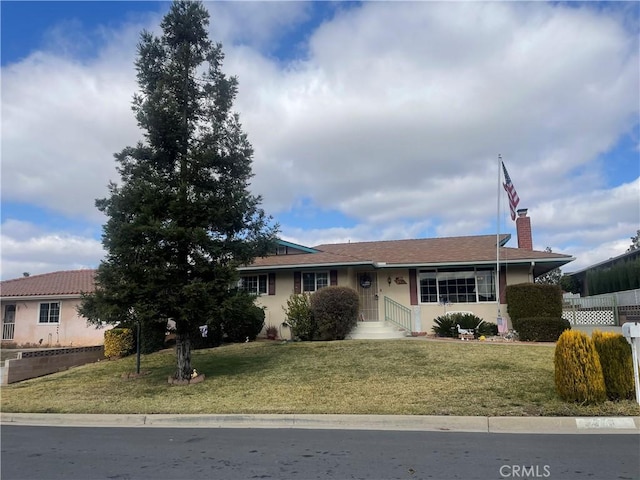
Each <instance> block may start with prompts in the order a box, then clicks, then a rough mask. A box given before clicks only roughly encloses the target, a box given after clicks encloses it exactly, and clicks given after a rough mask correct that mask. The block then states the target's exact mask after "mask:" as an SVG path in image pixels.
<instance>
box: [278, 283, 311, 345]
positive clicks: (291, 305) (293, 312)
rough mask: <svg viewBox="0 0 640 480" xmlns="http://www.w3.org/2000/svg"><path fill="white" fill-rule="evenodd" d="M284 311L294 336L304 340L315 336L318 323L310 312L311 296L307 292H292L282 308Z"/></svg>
mask: <svg viewBox="0 0 640 480" xmlns="http://www.w3.org/2000/svg"><path fill="white" fill-rule="evenodd" d="M283 308H284V307H283ZM284 312H285V315H286V316H287V323H288V324H289V326H290V327H291V334H292V336H293V337H294V338H297V339H299V340H306V341H310V340H313V339H314V338H315V336H316V333H317V331H318V325H317V324H316V322H315V320H314V318H313V314H312V313H311V296H310V295H309V294H307V293H299V294H295V293H294V294H292V295H291V296H290V297H289V299H288V300H287V307H286V308H284Z"/></svg>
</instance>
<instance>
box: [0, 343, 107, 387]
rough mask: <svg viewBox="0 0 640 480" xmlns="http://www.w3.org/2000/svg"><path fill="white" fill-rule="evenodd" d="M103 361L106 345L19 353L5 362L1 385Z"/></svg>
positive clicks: (0, 371)
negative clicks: (16, 356)
mask: <svg viewBox="0 0 640 480" xmlns="http://www.w3.org/2000/svg"><path fill="white" fill-rule="evenodd" d="M101 359H104V345H98V346H95V347H74V348H51V349H38V350H29V351H25V352H19V353H18V358H13V359H9V360H5V362H4V365H3V366H2V368H1V369H0V384H2V385H6V384H9V383H14V382H20V381H22V380H27V379H28V378H35V377H41V376H43V375H48V374H50V373H55V372H60V371H62V370H66V369H68V368H70V367H77V366H79V365H84V364H86V363H93V362H97V361H98V360H101Z"/></svg>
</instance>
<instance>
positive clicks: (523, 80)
mask: <svg viewBox="0 0 640 480" xmlns="http://www.w3.org/2000/svg"><path fill="white" fill-rule="evenodd" d="M168 5H169V3H168V2H124V1H123V2H116V1H114V2H82V1H72V2H55V1H46V2H7V1H2V2H1V3H0V8H1V21H2V25H1V27H2V28H1V31H2V33H1V34H2V39H1V40H2V42H1V49H2V50H1V54H2V56H1V65H2V99H1V101H2V152H1V153H2V170H1V174H2V212H1V217H2V232H1V235H2V238H1V241H2V244H1V247H2V252H1V254H2V272H1V275H2V278H3V279H7V278H14V277H16V276H20V275H21V274H22V272H25V271H28V272H30V273H32V274H35V273H45V272H49V271H55V270H63V269H72V268H83V267H96V266H97V265H98V263H99V262H100V259H101V258H102V256H103V254H104V252H103V250H102V247H101V244H100V235H101V225H102V223H103V222H104V218H103V217H102V216H101V214H100V213H99V212H98V211H97V210H96V209H95V207H94V200H95V199H96V198H99V197H101V196H104V195H105V194H106V185H107V183H108V182H109V181H110V180H117V179H118V177H117V174H116V172H115V162H114V161H113V153H115V152H117V151H120V150H121V149H122V148H123V147H124V146H126V145H131V144H133V143H135V142H137V141H138V140H139V139H140V138H141V133H140V132H139V131H138V129H137V126H136V124H135V120H134V119H133V116H132V113H131V110H130V101H131V97H132V95H133V93H134V92H135V91H136V84H135V71H134V69H133V61H134V59H135V45H136V42H137V40H138V36H139V33H140V31H141V30H142V29H148V30H151V31H154V32H156V33H158V32H159V23H160V21H161V18H162V16H163V14H164V13H165V12H166V10H167V8H168ZM206 6H207V8H208V9H209V11H210V13H211V29H210V32H211V38H212V39H214V40H217V41H221V42H222V43H223V46H224V51H225V54H226V59H225V65H224V70H225V71H226V72H227V73H228V74H232V75H237V77H238V79H239V82H240V91H239V95H238V98H237V101H236V104H235V108H236V110H237V111H238V112H239V113H240V115H241V120H242V122H243V126H244V129H245V131H246V132H247V134H248V135H249V139H250V141H251V142H252V144H253V146H254V149H255V157H254V173H255V177H254V179H253V184H252V189H253V190H254V192H255V193H257V194H260V195H262V196H263V198H264V203H263V206H264V208H265V210H266V211H267V213H269V214H271V215H273V217H274V219H275V220H276V221H277V222H278V223H279V224H280V226H281V234H282V237H283V238H284V239H286V240H290V241H294V242H296V243H302V244H305V245H317V244H320V243H327V242H340V241H352V242H353V241H365V240H378V239H400V238H417V237H432V236H458V235H475V234H487V233H495V231H496V228H497V223H498V222H499V228H500V231H501V232H506V233H512V234H513V235H514V239H513V240H512V241H511V243H510V245H511V246H515V245H516V241H515V228H514V224H513V222H511V220H510V219H509V214H508V206H507V205H506V196H505V195H504V192H503V191H502V190H501V189H500V190H499V189H498V183H497V165H498V164H497V156H498V154H501V155H502V157H503V159H504V161H505V164H506V166H507V168H508V170H509V173H510V175H511V178H512V180H513V183H514V185H515V187H516V189H517V190H518V194H519V196H520V199H521V203H520V207H524V208H528V209H529V215H530V217H531V219H532V220H531V221H532V228H533V239H534V248H536V249H540V250H542V249H544V248H545V247H547V246H549V247H551V248H552V249H553V251H554V252H561V253H567V254H570V255H573V256H575V257H576V261H575V262H572V263H571V264H569V265H567V266H566V267H565V271H567V272H570V271H572V270H577V269H579V268H582V267H584V266H587V265H589V264H592V263H595V262H599V261H602V260H605V259H607V258H609V257H612V256H615V255H619V254H621V253H623V252H624V251H625V250H626V248H627V247H628V246H629V244H630V237H631V235H633V234H635V232H636V230H637V229H639V228H640V161H639V154H640V150H639V145H640V121H639V116H640V94H639V91H640V79H639V76H640V74H639V72H640V63H639V57H638V55H639V50H640V49H639V45H638V33H639V32H640V29H639V28H638V20H639V11H640V4H638V3H637V2H620V3H616V2H605V3H596V2H585V3H577V2H556V3H544V2H530V3H524V2H488V3H484V2H468V3H458V2H448V3H447V2H413V3H404V2H357V3H356V2H349V3H346V2H213V3H209V2H207V3H206ZM498 191H500V194H501V195H502V197H501V202H502V208H501V211H500V212H499V214H498V215H496V195H498Z"/></svg>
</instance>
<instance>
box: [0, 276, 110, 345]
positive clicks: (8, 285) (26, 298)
mask: <svg viewBox="0 0 640 480" xmlns="http://www.w3.org/2000/svg"><path fill="white" fill-rule="evenodd" d="M94 275H95V270H72V271H66V272H54V273H46V274H44V275H32V276H28V277H22V278H17V279H15V280H5V281H3V282H0V308H1V309H2V342H3V343H4V342H13V343H15V344H17V345H25V344H34V345H42V346H57V345H60V346H66V347H68V346H74V347H76V346H91V345H102V344H103V343H104V331H105V329H108V328H111V327H104V328H96V327H95V326H93V325H87V321H86V319H85V318H83V317H80V316H79V315H78V313H77V311H76V307H77V306H78V304H79V303H80V294H81V293H82V292H92V291H93V290H94Z"/></svg>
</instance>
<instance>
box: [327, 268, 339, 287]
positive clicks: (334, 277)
mask: <svg viewBox="0 0 640 480" xmlns="http://www.w3.org/2000/svg"><path fill="white" fill-rule="evenodd" d="M329 285H338V271H337V270H329Z"/></svg>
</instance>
